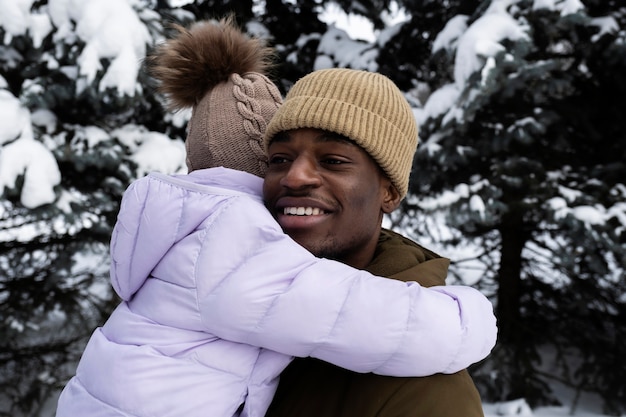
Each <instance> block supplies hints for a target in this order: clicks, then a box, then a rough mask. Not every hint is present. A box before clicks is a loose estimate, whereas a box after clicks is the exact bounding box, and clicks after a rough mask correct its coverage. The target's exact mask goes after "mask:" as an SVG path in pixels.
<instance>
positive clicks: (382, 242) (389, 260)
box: [366, 229, 450, 286]
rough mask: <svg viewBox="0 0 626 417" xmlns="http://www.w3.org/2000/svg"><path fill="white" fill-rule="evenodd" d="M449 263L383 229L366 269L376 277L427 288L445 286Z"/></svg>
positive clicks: (412, 242)
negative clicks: (409, 282)
mask: <svg viewBox="0 0 626 417" xmlns="http://www.w3.org/2000/svg"><path fill="white" fill-rule="evenodd" d="M449 265H450V260H449V259H447V258H444V257H441V256H440V255H438V254H436V253H435V252H433V251H431V250H429V249H426V248H424V247H423V246H421V245H419V244H417V243H416V242H414V241H412V240H411V239H409V238H407V237H404V236H402V235H401V234H399V233H396V232H393V231H391V230H387V229H382V230H381V234H380V237H379V239H378V245H377V246H376V252H375V253H374V258H373V259H372V261H371V262H370V264H369V265H368V267H367V268H366V269H367V270H368V271H369V272H371V273H372V274H374V275H379V276H384V277H388V278H394V279H398V280H401V281H417V282H419V283H420V284H421V285H424V286H433V285H445V279H446V276H447V275H448V267H449Z"/></svg>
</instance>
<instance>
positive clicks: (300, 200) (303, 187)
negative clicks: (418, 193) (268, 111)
mask: <svg viewBox="0 0 626 417" xmlns="http://www.w3.org/2000/svg"><path fill="white" fill-rule="evenodd" d="M263 192H264V196H265V201H266V203H267V207H268V209H269V210H270V212H271V213H272V214H273V215H274V217H275V218H276V219H277V221H278V223H279V224H280V226H281V227H282V228H283V230H284V231H285V233H287V234H288V235H289V236H291V237H292V238H293V239H294V240H295V241H296V242H298V243H299V244H300V245H302V246H304V247H305V248H306V249H308V250H309V251H310V252H312V253H313V254H314V255H316V256H319V257H325V258H330V259H336V260H339V261H342V262H344V263H347V264H348V265H352V266H354V267H357V268H363V267H365V266H366V265H367V264H368V263H369V262H370V260H371V258H372V256H373V254H374V250H375V248H376V243H377V241H378V236H379V233H380V226H381V222H382V216H383V213H389V212H391V211H392V210H394V209H395V208H396V207H397V206H398V204H399V202H400V197H399V194H398V192H397V191H396V188H395V187H394V186H393V185H392V184H391V182H390V181H389V179H388V178H387V177H386V176H385V175H384V173H383V172H382V170H381V169H380V168H379V167H378V165H377V164H376V163H375V162H374V161H373V160H372V158H371V157H370V156H369V155H368V154H367V153H366V152H365V151H364V150H363V149H362V148H361V147H359V146H357V145H356V144H355V143H353V142H351V141H349V140H346V139H345V138H343V137H342V136H339V135H336V134H332V133H328V132H325V131H322V130H317V129H296V130H291V131H288V132H283V133H280V134H279V135H277V136H276V137H275V138H274V140H273V141H272V143H271V144H270V146H269V169H268V171H267V174H266V176H265V182H264V187H263Z"/></svg>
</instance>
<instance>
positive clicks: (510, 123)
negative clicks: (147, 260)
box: [0, 0, 626, 417]
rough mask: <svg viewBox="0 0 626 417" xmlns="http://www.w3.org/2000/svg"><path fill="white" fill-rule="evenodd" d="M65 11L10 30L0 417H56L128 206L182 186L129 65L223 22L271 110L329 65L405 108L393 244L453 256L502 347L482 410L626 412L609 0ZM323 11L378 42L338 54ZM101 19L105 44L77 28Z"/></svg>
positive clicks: (166, 126)
mask: <svg viewBox="0 0 626 417" xmlns="http://www.w3.org/2000/svg"><path fill="white" fill-rule="evenodd" d="M70 3H71V4H70ZM74 3H75V4H74ZM74 3H72V2H67V1H61V0H37V1H33V0H21V1H16V2H13V3H11V4H8V3H3V4H5V5H4V6H3V7H4V8H5V10H0V36H1V37H2V39H3V41H2V43H1V44H0V110H3V111H0V114H1V115H0V122H1V123H0V125H1V126H0V415H5V416H12V417H20V416H31V417H39V416H42V417H43V416H46V417H50V416H52V415H53V414H54V406H55V404H56V397H57V395H58V392H59V390H60V389H61V388H62V387H63V385H64V384H65V382H66V381H67V379H68V378H69V377H70V376H71V375H72V374H73V373H74V369H75V365H76V362H77V360H78V358H79V357H80V354H81V352H82V348H83V346H84V344H85V343H86V340H87V338H88V337H89V335H90V334H91V333H92V331H93V329H94V327H96V326H97V325H99V324H101V323H103V321H104V320H106V317H107V315H108V314H109V312H110V311H111V310H112V309H113V308H114V307H115V305H116V304H117V302H118V300H117V298H116V297H115V295H114V294H113V292H112V291H111V289H110V286H109V283H108V265H109V264H108V263H109V260H108V241H109V237H110V233H111V229H112V226H113V224H114V222H115V218H116V215H117V211H118V208H119V201H120V199H121V196H122V193H123V191H124V190H125V188H126V187H127V186H128V184H129V183H130V182H131V181H132V180H133V179H135V178H137V177H139V176H142V175H144V174H145V173H147V172H149V171H151V170H157V171H162V172H169V173H174V172H184V171H185V167H184V147H183V141H184V137H185V122H186V120H187V117H188V114H187V113H185V112H183V113H179V114H171V113H168V112H166V111H164V109H163V106H162V103H163V98H162V97H160V96H158V95H156V94H155V92H154V88H153V87H154V85H153V83H152V80H150V79H149V77H147V76H146V74H145V73H144V72H143V70H142V68H141V67H140V66H138V65H137V64H138V63H139V62H141V59H142V58H143V57H144V56H145V54H146V53H147V51H149V49H150V48H151V47H152V46H153V45H154V44H155V43H156V42H159V41H160V40H162V39H163V38H164V37H165V36H167V35H168V30H169V29H168V24H169V23H172V22H177V23H181V24H188V23H190V22H192V21H195V20H199V19H208V18H215V17H222V16H224V15H226V14H228V13H234V14H235V16H236V20H237V22H238V23H239V24H240V25H242V27H245V28H246V30H247V31H248V32H249V33H251V34H253V35H256V36H261V37H264V38H266V39H268V41H269V43H270V44H271V45H272V46H274V47H275V48H276V50H277V52H278V60H277V61H278V63H279V65H278V66H277V68H276V70H275V71H274V73H273V74H272V75H273V78H274V79H275V80H276V81H277V82H278V84H279V86H280V88H281V90H282V91H283V92H286V91H288V89H289V88H290V86H291V85H292V84H293V83H294V82H295V81H296V80H297V79H298V78H300V77H301V76H303V75H304V74H306V73H308V72H310V71H312V70H314V69H318V68H323V67H334V66H341V67H351V68H356V69H365V70H370V71H380V72H382V73H384V74H385V75H387V76H389V77H390V78H391V79H392V80H394V81H395V82H396V83H397V84H398V86H400V88H401V89H402V90H403V91H404V92H405V94H406V96H407V99H408V100H409V101H410V103H411V104H412V105H413V107H414V109H415V113H416V117H417V118H418V121H419V122H420V141H421V144H420V147H419V150H418V153H417V155H416V158H415V164H414V172H413V175H412V188H411V192H410V195H409V197H408V198H407V199H406V201H405V202H404V205H403V206H402V208H401V210H398V212H397V213H395V214H394V215H393V216H392V217H391V218H390V219H388V220H389V224H390V225H391V226H392V227H394V228H396V229H397V230H399V231H401V232H403V233H405V234H407V235H408V236H410V237H412V238H414V239H415V240H417V241H420V242H422V243H424V244H425V245H427V246H430V247H432V248H434V249H436V250H437V251H439V252H441V253H442V254H443V255H445V256H448V257H450V258H452V261H453V264H452V267H451V276H450V282H451V283H452V282H462V283H465V284H468V285H473V286H475V287H477V288H479V289H481V291H483V292H484V293H485V294H486V295H488V296H489V297H490V298H491V299H492V301H493V303H494V306H495V308H496V312H497V315H498V320H499V328H500V337H499V342H498V345H497V347H496V349H495V350H494V352H493V354H492V355H491V356H490V357H489V358H488V359H487V360H485V361H483V362H482V363H479V364H477V365H475V366H474V367H472V369H471V373H472V375H473V377H474V379H475V381H476V383H477V385H478V386H479V389H480V391H481V394H482V396H483V399H484V400H485V401H502V400H510V399H516V398H525V399H526V400H527V401H528V402H529V403H530V404H531V405H533V406H536V405H543V404H553V403H556V402H557V401H558V398H557V396H556V395H555V393H554V392H552V388H551V387H552V386H553V385H554V384H556V383H558V384H562V385H565V386H567V387H570V388H572V389H574V390H576V391H577V392H584V391H590V392H595V393H598V394H600V395H601V397H602V399H603V401H604V404H605V408H606V411H607V413H610V414H612V415H620V413H626V382H625V381H624V380H623V378H621V375H622V373H623V372H620V371H619V370H620V369H625V368H626V363H625V360H624V357H626V345H625V344H624V343H621V342H620V340H623V339H624V338H625V337H626V325H624V323H626V317H625V314H626V313H625V304H626V288H625V287H626V280H625V279H624V278H625V277H624V270H625V266H626V233H625V228H626V185H625V181H624V178H626V167H625V161H626V155H625V153H626V151H625V149H626V118H625V117H623V109H624V108H626V103H625V101H626V91H625V90H626V78H625V77H624V74H625V73H626V72H625V70H626V50H625V47H626V46H625V45H626V42H625V41H626V39H625V37H626V35H625V33H626V30H625V29H626V7H625V6H624V5H623V4H622V2H621V1H618V0H609V1H602V0H596V1H585V2H584V4H582V3H578V2H549V1H546V2H544V6H543V7H534V5H535V2H533V1H528V0H519V1H502V0H500V1H497V0H494V1H478V0H475V1H460V0H459V1H455V0H446V1H434V0H421V1H408V0H407V1H395V2H394V1H390V0H372V1H365V2H364V1H359V2H356V1H352V0H338V1H335V2H326V1H319V0H306V1H298V2H294V1H288V0H267V1H252V0H249V1H228V0H223V1H211V0H195V1H193V0H178V1H174V0H135V1H128V0H106V1H104V0H91V1H90V2H74ZM330 6H332V7H335V8H339V9H341V10H343V11H344V12H345V13H351V14H353V15H358V16H361V18H362V19H365V20H366V21H368V22H370V23H371V27H372V28H373V30H374V34H375V39H374V40H357V39H352V38H350V37H349V36H348V34H347V33H346V32H345V31H343V30H341V29H339V28H337V27H336V26H335V25H333V24H331V23H332V22H331V21H330V20H329V14H328V12H327V10H328V7H330ZM70 7H71V8H70ZM113 8H115V13H123V14H120V15H116V19H111V20H112V21H117V22H118V23H117V26H113V27H109V26H106V25H104V24H103V25H102V26H101V27H95V26H94V25H93V22H94V21H93V20H88V17H89V13H93V12H94V10H96V9H97V12H98V13H100V14H103V13H112V12H110V10H113ZM397 10H399V11H400V12H399V14H397V15H395V16H394V11H397ZM93 17H94V16H93V15H91V18H92V19H93ZM120 17H124V18H125V19H129V20H122V19H121V18H120ZM102 21H104V20H102ZM88 22H90V23H91V25H90V24H89V23H88ZM120 22H122V23H120ZM117 32H119V33H118V36H117V37H115V36H114V35H115V34H116V33H117ZM104 41H107V42H104ZM111 42H112V43H113V44H114V45H117V49H116V48H109V49H106V48H105V46H106V45H108V46H110V44H111ZM116 42H117V43H116ZM129 63H130V64H129ZM5 109H9V110H10V111H7V110H5ZM153 147H158V149H160V150H161V154H158V153H157V155H161V156H160V157H158V158H155V157H154V156H151V155H154V154H155V153H154V152H150V149H151V148H153ZM24 155H33V156H32V157H26V156H24ZM165 156H167V157H165ZM17 160H19V161H20V163H15V161H17ZM43 167H47V170H43V173H41V171H42V168H43ZM37 173H40V175H44V176H45V178H46V180H47V181H43V183H45V184H47V185H48V186H50V189H49V190H48V192H47V194H46V193H43V192H42V191H40V190H34V189H33V186H36V185H37V182H36V181H35V182H33V177H34V176H35V175H36V174H37ZM33 184H34V185H33ZM571 406H572V407H573V408H575V406H576V404H575V403H574V404H571Z"/></svg>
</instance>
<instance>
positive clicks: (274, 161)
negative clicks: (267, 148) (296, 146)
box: [269, 155, 287, 164]
mask: <svg viewBox="0 0 626 417" xmlns="http://www.w3.org/2000/svg"><path fill="white" fill-rule="evenodd" d="M269 161H270V164H284V163H285V162H287V158H285V157H284V156H278V155H274V156H271V157H270V158H269Z"/></svg>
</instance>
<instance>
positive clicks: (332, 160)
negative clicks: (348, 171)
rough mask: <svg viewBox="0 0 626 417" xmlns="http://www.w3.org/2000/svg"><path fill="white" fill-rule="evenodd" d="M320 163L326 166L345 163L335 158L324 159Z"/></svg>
mask: <svg viewBox="0 0 626 417" xmlns="http://www.w3.org/2000/svg"><path fill="white" fill-rule="evenodd" d="M322 162H323V163H324V164H327V165H341V164H345V163H346V161H343V160H341V159H337V158H326V159H324V160H322Z"/></svg>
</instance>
